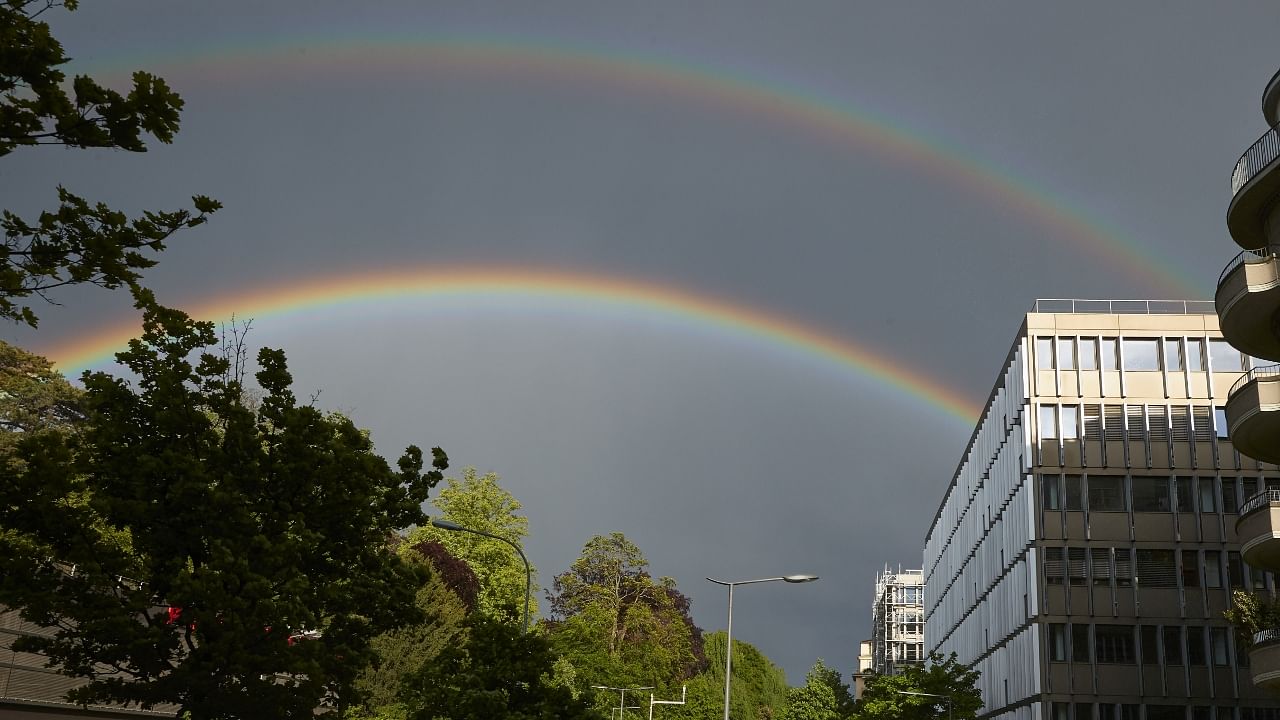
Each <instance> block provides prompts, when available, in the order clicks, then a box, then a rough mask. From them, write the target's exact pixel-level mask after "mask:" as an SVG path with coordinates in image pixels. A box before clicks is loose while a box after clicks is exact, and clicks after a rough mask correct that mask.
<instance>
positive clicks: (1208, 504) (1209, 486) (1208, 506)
mask: <svg viewBox="0 0 1280 720" xmlns="http://www.w3.org/2000/svg"><path fill="white" fill-rule="evenodd" d="M1198 485H1199V487H1200V512H1202V513H1216V512H1218V493H1216V492H1214V491H1213V478H1200V479H1199V481H1198Z"/></svg>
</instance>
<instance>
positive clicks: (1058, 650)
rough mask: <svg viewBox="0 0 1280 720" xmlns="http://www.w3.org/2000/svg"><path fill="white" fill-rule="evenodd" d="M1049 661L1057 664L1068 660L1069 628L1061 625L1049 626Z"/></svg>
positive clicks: (1053, 624)
mask: <svg viewBox="0 0 1280 720" xmlns="http://www.w3.org/2000/svg"><path fill="white" fill-rule="evenodd" d="M1049 659H1050V660H1053V661H1055V662H1066V660H1067V626H1066V625H1063V624H1061V623H1052V624H1050V625H1049Z"/></svg>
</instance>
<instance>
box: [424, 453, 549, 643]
mask: <svg viewBox="0 0 1280 720" xmlns="http://www.w3.org/2000/svg"><path fill="white" fill-rule="evenodd" d="M498 480H499V478H498V475H497V474H496V473H488V474H486V475H484V476H479V475H478V474H477V473H476V469H475V468H473V467H469V468H464V469H463V471H462V479H460V480H459V479H457V478H449V479H448V483H447V485H446V486H445V487H443V488H441V489H440V491H439V493H437V495H436V498H435V500H434V501H433V502H434V504H435V506H436V507H438V508H440V515H438V516H437V517H439V518H441V519H444V520H448V521H450V522H452V523H456V524H458V525H461V526H462V527H465V528H470V529H472V530H480V531H483V532H487V533H489V534H491V535H497V536H498V537H501V538H505V539H506V540H508V541H510V542H512V543H515V544H516V545H517V546H519V547H521V548H522V549H523V546H524V538H525V537H527V536H528V535H529V519H528V518H526V517H524V516H522V515H518V514H517V513H518V512H519V511H520V509H521V507H522V506H521V505H520V501H519V500H516V499H515V497H513V496H512V495H511V493H509V492H507V491H506V490H505V489H503V488H502V486H500V485H499V484H498ZM423 541H433V542H438V543H440V544H441V545H443V546H444V547H445V548H446V549H448V551H449V553H450V554H452V555H453V556H454V557H456V558H458V559H460V560H463V561H464V562H466V563H467V564H468V565H470V566H471V569H472V570H474V571H475V573H476V576H477V577H479V578H480V598H479V603H478V607H479V609H480V611H481V612H484V613H486V614H488V615H490V616H492V617H495V618H499V619H503V620H506V621H508V622H511V623H513V624H519V625H521V627H523V625H522V623H523V622H524V618H523V615H524V602H525V592H526V590H529V591H530V606H529V613H530V616H531V617H532V616H536V615H537V612H538V605H537V600H536V598H534V597H533V596H532V593H534V592H536V591H537V589H538V588H537V584H536V582H534V585H533V587H532V588H529V587H528V585H527V583H529V582H533V581H531V580H530V579H529V576H536V574H537V570H536V568H534V567H533V566H532V565H530V566H529V575H526V574H525V565H524V561H523V560H521V559H520V556H519V555H518V554H517V553H516V552H515V551H514V550H512V548H511V546H510V545H508V544H507V543H505V542H502V541H501V540H495V539H493V538H489V537H484V536H483V535H475V534H473V533H466V532H457V531H450V530H441V529H440V528H437V527H433V526H430V525H426V526H424V527H420V528H416V529H414V531H413V532H411V533H410V534H409V542H410V543H411V544H412V543H419V542H423Z"/></svg>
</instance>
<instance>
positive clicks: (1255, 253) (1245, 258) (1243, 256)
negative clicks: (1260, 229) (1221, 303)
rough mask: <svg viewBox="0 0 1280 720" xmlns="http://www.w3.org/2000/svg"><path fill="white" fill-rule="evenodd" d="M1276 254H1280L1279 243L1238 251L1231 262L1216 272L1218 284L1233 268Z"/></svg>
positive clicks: (1260, 260) (1272, 256) (1275, 255)
mask: <svg viewBox="0 0 1280 720" xmlns="http://www.w3.org/2000/svg"><path fill="white" fill-rule="evenodd" d="M1277 256H1280V245H1266V246H1264V247H1260V248H1258V249H1257V250H1245V251H1244V252H1241V253H1238V254H1237V255H1236V256H1235V257H1233V258H1231V262H1229V263H1227V266H1226V267H1225V268H1223V269H1222V272H1221V273H1219V274H1218V284H1219V285H1221V284H1222V281H1223V280H1224V279H1226V277H1227V276H1228V275H1230V274H1231V272H1232V271H1233V270H1235V269H1236V268H1238V267H1240V266H1241V265H1245V264H1249V263H1256V262H1262V261H1265V260H1267V259H1268V258H1274V257H1277Z"/></svg>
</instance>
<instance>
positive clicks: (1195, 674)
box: [1188, 667, 1211, 697]
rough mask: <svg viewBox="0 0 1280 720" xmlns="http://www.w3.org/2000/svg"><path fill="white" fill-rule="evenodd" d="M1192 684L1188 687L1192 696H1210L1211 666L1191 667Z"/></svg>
mask: <svg viewBox="0 0 1280 720" xmlns="http://www.w3.org/2000/svg"><path fill="white" fill-rule="evenodd" d="M1190 674H1191V685H1190V687H1189V688H1188V690H1189V691H1190V694H1191V695H1192V696H1199V697H1208V696H1209V694H1210V692H1211V685H1210V680H1209V668H1201V667H1193V668H1191V673H1190Z"/></svg>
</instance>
